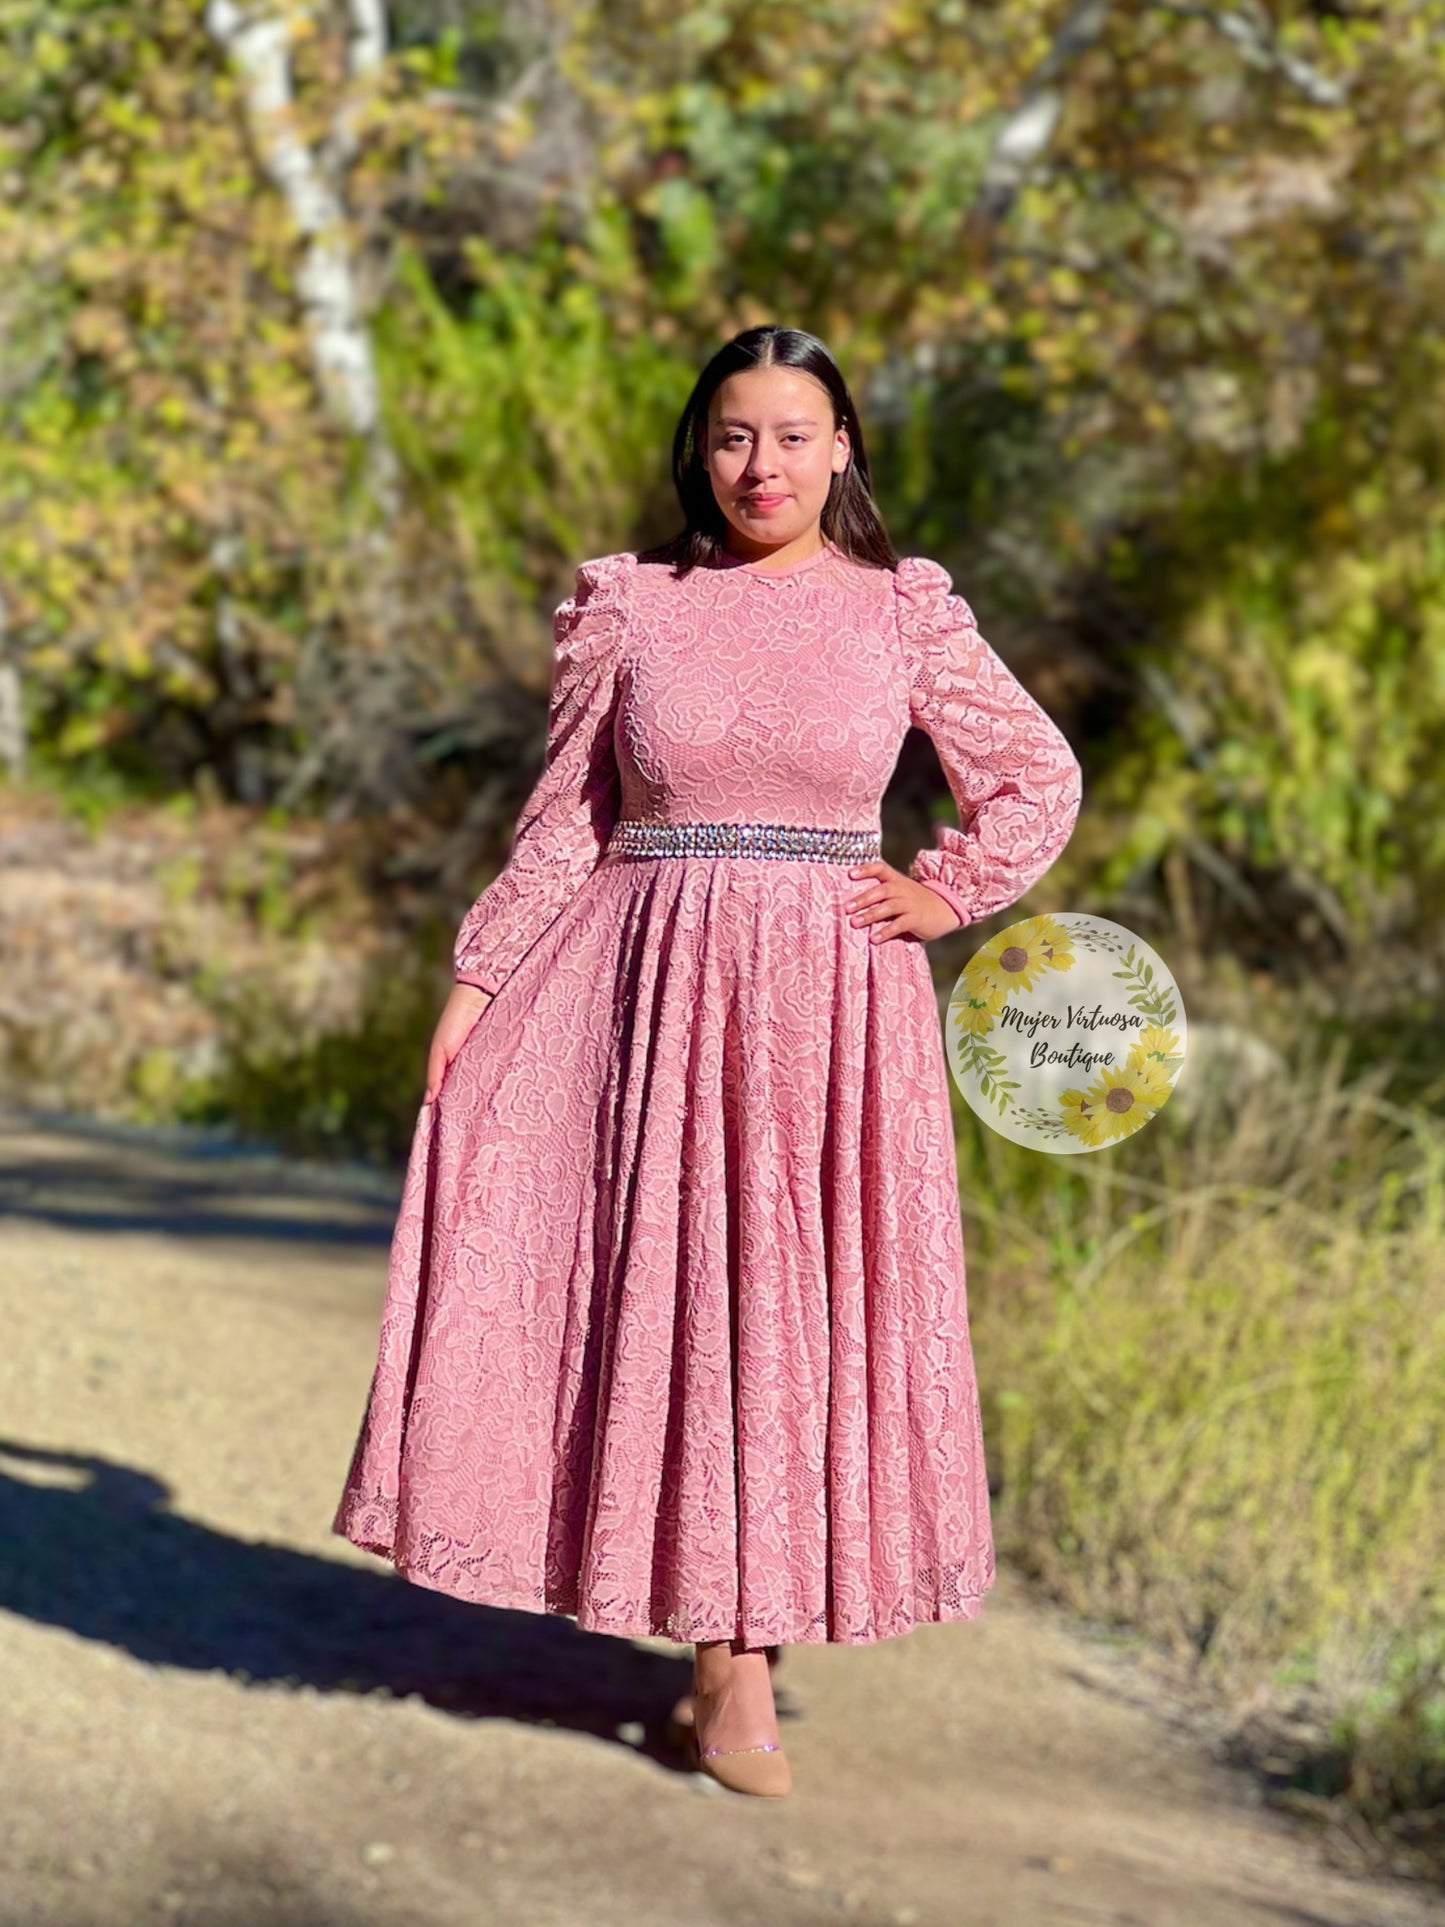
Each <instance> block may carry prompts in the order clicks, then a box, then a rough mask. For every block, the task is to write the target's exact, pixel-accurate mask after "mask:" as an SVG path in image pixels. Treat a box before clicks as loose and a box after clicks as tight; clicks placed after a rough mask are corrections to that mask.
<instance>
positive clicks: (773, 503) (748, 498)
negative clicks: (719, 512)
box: [743, 495, 788, 509]
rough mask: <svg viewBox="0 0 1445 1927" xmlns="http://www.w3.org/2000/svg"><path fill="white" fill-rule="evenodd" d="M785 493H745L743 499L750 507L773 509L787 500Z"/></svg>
mask: <svg viewBox="0 0 1445 1927" xmlns="http://www.w3.org/2000/svg"><path fill="white" fill-rule="evenodd" d="M787 499H788V498H787V496H786V495H745V496H744V497H743V500H744V501H745V502H746V503H747V504H748V506H749V507H750V508H755V509H775V508H778V507H779V506H780V505H781V504H782V503H784V502H786V501H787Z"/></svg>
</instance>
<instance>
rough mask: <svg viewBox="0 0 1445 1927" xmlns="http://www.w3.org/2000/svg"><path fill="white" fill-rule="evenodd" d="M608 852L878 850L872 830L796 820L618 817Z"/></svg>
mask: <svg viewBox="0 0 1445 1927" xmlns="http://www.w3.org/2000/svg"><path fill="white" fill-rule="evenodd" d="M607 854H608V855H609V856H612V855H617V856H795V857H821V858H822V859H823V860H824V861H825V862H828V863H860V862H863V861H864V860H865V859H867V858H868V857H877V856H881V855H882V854H883V841H882V837H881V836H880V834H879V832H878V831H877V830H836V829H816V828H813V827H810V826H805V825H803V824H799V823H639V822H632V821H623V822H621V823H619V824H618V825H617V826H616V828H615V829H614V830H613V832H612V835H611V837H610V838H609V839H608V843H607Z"/></svg>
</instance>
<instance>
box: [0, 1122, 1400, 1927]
mask: <svg viewBox="0 0 1445 1927" xmlns="http://www.w3.org/2000/svg"><path fill="white" fill-rule="evenodd" d="M393 1197H394V1188H393V1187H392V1186H391V1185H389V1184H387V1183H385V1182H383V1181H381V1180H378V1179H375V1178H371V1177H368V1176H366V1175H365V1174H350V1175H348V1174H345V1173H337V1172H332V1171H327V1170H313V1169H307V1168H304V1167H298V1166H295V1165H288V1164H286V1163H284V1162H281V1161H279V1160H275V1159H266V1158H254V1157H242V1156H238V1155H236V1154H234V1153H230V1154H221V1153H219V1152H216V1151H207V1150H206V1149H205V1147H204V1146H201V1147H199V1148H198V1147H197V1146H196V1145H195V1143H194V1142H193V1141H190V1140H182V1139H179V1138H178V1139H176V1140H175V1141H170V1142H168V1141H167V1140H165V1139H159V1140H158V1139H156V1138H155V1137H152V1136H142V1135H141V1134H138V1133H136V1134H132V1133H124V1132H117V1131H114V1130H105V1129H101V1128H94V1127H80V1126H74V1125H59V1124H56V1123H53V1122H52V1123H51V1125H50V1126H49V1127H47V1128H42V1127H41V1126H39V1125H37V1124H36V1123H35V1122H33V1121H32V1122H27V1121H26V1120H23V1119H21V1118H18V1117H15V1116H14V1115H11V1116H9V1117H5V1116H3V1115H0V1313H3V1319H4V1325H3V1331H4V1342H3V1345H0V1435H3V1449H0V1507H3V1517H0V1691H3V1694H4V1704H5V1707H6V1713H7V1719H6V1722H5V1730H4V1739H3V1747H0V1761H3V1767H0V1774H3V1786H4V1798H3V1808H0V1811H3V1824H0V1927H139V1924H140V1923H143V1922H152V1921H154V1922H172V1923H181V1924H182V1927H402V1924H403V1923H405V1927H482V1924H486V1927H491V1924H492V1923H498V1924H499V1927H551V1923H557V1924H558V1927H564V1924H565V1927H614V1923H615V1924H616V1927H622V1923H627V1927H654V1923H655V1924H656V1927H662V1924H663V1923H667V1927H673V1923H677V1922H687V1923H699V1924H700V1927H722V1924H723V1923H728V1924H729V1927H733V1924H735V1927H744V1923H746V1924H747V1927H758V1923H768V1924H769V1927H771V1924H772V1923H797V1924H798V1927H811V1924H812V1923H824V1922H829V1923H831V1922H837V1921H848V1922H854V1923H864V1924H865V1927H908V1924H909V1923H911V1924H912V1927H1055V1924H1056V1923H1057V1927H1064V1924H1065V1923H1071V1924H1072V1923H1081V1922H1108V1923H1114V1924H1116V1927H1256V1923H1257V1924H1258V1927H1264V1924H1265V1923H1270V1924H1271V1927H1281V1924H1288V1927H1311V1924H1312V1927H1397V1924H1398V1927H1423V1923H1425V1922H1426V1921H1427V1920H1429V1919H1430V1918H1431V1910H1430V1907H1429V1905H1428V1904H1427V1901H1426V1899H1425V1897H1423V1896H1421V1895H1419V1894H1417V1893H1415V1892H1414V1891H1413V1890H1411V1889H1409V1888H1406V1887H1403V1886H1387V1885H1381V1884H1377V1883H1367V1882H1364V1881H1357V1880H1352V1879H1349V1878H1347V1877H1345V1876H1343V1875H1341V1874H1339V1873H1337V1872H1333V1871H1331V1870H1329V1869H1328V1867H1327V1866H1326V1865H1325V1863H1324V1861H1323V1858H1322V1855H1321V1853H1320V1850H1319V1847H1318V1845H1317V1843H1316V1841H1315V1840H1314V1839H1313V1838H1312V1837H1311V1836H1310V1835H1309V1834H1308V1833H1307V1832H1306V1831H1305V1830H1304V1829H1303V1828H1299V1827H1297V1826H1296V1825H1295V1824H1294V1823H1291V1822H1288V1821H1286V1820H1284V1819H1282V1818H1280V1817H1278V1816H1276V1815H1274V1814H1272V1813H1270V1812H1268V1811H1266V1810H1264V1809H1262V1808H1261V1807H1260V1806H1259V1804H1258V1802H1257V1800H1256V1799H1255V1797H1254V1796H1253V1794H1252V1791H1251V1786H1250V1782H1249V1781H1248V1780H1247V1779H1246V1778H1245V1777H1244V1776H1242V1775H1237V1774H1234V1773H1231V1772H1229V1771H1227V1770H1226V1769H1223V1768H1220V1767H1217V1766H1214V1765H1212V1764H1211V1763H1210V1762H1209V1760H1208V1759H1207V1757H1206V1755H1205V1753H1204V1750H1203V1748H1202V1747H1201V1745H1200V1743H1199V1742H1198V1741H1197V1740H1195V1739H1191V1738H1189V1737H1188V1735H1187V1734H1186V1733H1184V1732H1182V1731H1180V1730H1179V1729H1178V1728H1177V1726H1174V1725H1171V1724H1170V1722H1169V1720H1168V1719H1167V1717H1166V1712H1167V1709H1165V1708H1163V1707H1162V1706H1159V1705H1151V1704H1149V1702H1148V1696H1147V1692H1145V1693H1142V1694H1141V1692H1140V1690H1139V1675H1138V1673H1137V1670H1131V1668H1130V1665H1129V1664H1128V1662H1126V1661H1123V1660H1122V1659H1121V1658H1120V1656H1119V1655H1118V1654H1117V1653H1115V1652H1113V1651H1111V1650H1110V1649H1109V1648H1107V1647H1106V1646H1104V1645H1103V1644H1102V1643H1100V1642H1098V1641H1094V1640H1091V1639H1089V1638H1087V1637H1085V1636H1084V1635H1083V1634H1081V1633H1079V1632H1078V1631H1076V1630H1073V1629H1071V1628H1070V1626H1069V1625H1068V1624H1067V1622H1065V1621H1063V1620H1062V1619H1061V1618H1059V1617H1058V1616H1056V1615H1054V1614H1052V1613H1049V1612H1047V1611H1044V1610H1041V1609H1040V1608H1038V1607H1037V1606H1035V1605H1033V1604H1031V1603H1029V1602H1028V1601H1027V1600H1026V1598H1025V1597H1024V1596H1023V1594H1022V1591H1021V1589H1020V1588H1019V1587H1018V1585H1017V1584H1016V1583H1014V1582H1012V1581H1011V1580H1010V1579H1009V1578H1008V1576H1007V1575H1005V1576H1004V1577H1003V1578H1002V1579H1001V1582H1000V1585H999V1587H998V1589H997V1591H996V1593H995V1594H994V1595H993V1598H992V1600H991V1602H990V1604H989V1606H988V1609H987V1611H986V1615H985V1617H984V1618H983V1619H981V1620H979V1621H977V1622H975V1623H973V1624H972V1625H962V1626H953V1627H947V1626H937V1627H926V1628H921V1629H919V1630H918V1631H916V1632H915V1633H913V1634H911V1635H910V1636H909V1637H908V1638H906V1639H903V1640H894V1641H888V1642H884V1643H883V1644H881V1645H879V1646H876V1647H873V1648H846V1647H832V1648H828V1647H821V1648H820V1647H793V1648H790V1649H789V1650H788V1651H787V1652H786V1653H785V1655H784V1659H783V1665H782V1669H781V1672H780V1676H779V1686H780V1689H781V1688H786V1689H787V1691H786V1695H785V1694H784V1693H783V1692H782V1691H780V1695H779V1698H780V1704H781V1705H782V1706H783V1709H784V1710H786V1708H787V1707H788V1706H791V1707H792V1708H794V1709H795V1712H796V1716H795V1717H793V1718H791V1719H790V1720H789V1721H788V1723H787V1725H786V1726H785V1729H784V1730H785V1737H786V1739H787V1744H788V1749H789V1753H790V1756H791V1757H792V1759H793V1761H794V1771H795V1777H796V1782H797V1791H796V1793H795V1794H794V1797H793V1798H792V1799H791V1800H790V1801H785V1802H778V1803H776V1804H774V1803H771V1802H762V1801H758V1802H751V1801H746V1800H743V1799H740V1798H737V1797H735V1796H732V1795H729V1794H726V1793H724V1792H722V1790H721V1789H717V1788H714V1787H713V1786H712V1784H711V1783H710V1782H706V1781H700V1780H698V1779H697V1778H696V1777H695V1776H693V1775H691V1774H688V1773H686V1772H684V1771H681V1770H679V1768H678V1765H677V1763H676V1762H674V1761H672V1760H671V1759H670V1758H669V1756H668V1755H667V1754H666V1752H665V1751H664V1750H663V1749H662V1747H661V1746H660V1745H657V1744H655V1742H654V1739H653V1737H652V1736H653V1735H654V1734H655V1733H656V1732H657V1731H658V1729H659V1724H660V1720H661V1716H662V1714H663V1713H664V1711H665V1709H666V1707H667V1705H668V1704H669V1703H670V1701H671V1699H672V1698H673V1696H674V1695H675V1693H676V1692H677V1691H680V1690H682V1688H683V1687H684V1685H685V1683H686V1679H687V1664H686V1658H685V1649H679V1648H674V1647H669V1646H667V1645H665V1644H663V1643H662V1642H656V1643H652V1642H649V1643H647V1644H646V1645H637V1646H634V1645H632V1644H629V1643H627V1642H624V1641H616V1640H602V1639H596V1638H592V1637H589V1636H587V1635H584V1634H579V1633H578V1632H577V1631H576V1629H575V1628H574V1627H573V1626H572V1625H571V1623H570V1622H569V1621H565V1620H560V1619H549V1618H545V1617H542V1616H532V1615H524V1614H503V1613H491V1612H488V1611H486V1610H484V1609H481V1608H476V1607H467V1606H461V1605H458V1604H457V1603H456V1602H453V1601H449V1600H445V1599H442V1598H440V1597H438V1596H437V1595H434V1594H430V1593H426V1592H424V1591H422V1590H421V1589H419V1588H416V1587H412V1586H407V1585H405V1584H404V1583H403V1582H402V1581H400V1580H398V1579H396V1578H395V1577H394V1576H393V1575H392V1574H391V1573H390V1572H389V1570H388V1569H387V1568H386V1567H384V1566H383V1565H382V1564H381V1563H380V1562H379V1561H376V1560H373V1559H369V1558H367V1556H366V1555H365V1554H362V1553H359V1552H355V1551H354V1550H353V1549H352V1548H350V1547H348V1546H346V1545H344V1544H343V1543H342V1542H341V1541H340V1540H338V1539H336V1538H334V1537H332V1536H331V1534H330V1532H329V1524H330V1519H331V1514H332V1510H333V1508H334V1505H335V1502H336V1497H337V1494H338V1491H339V1487H340V1480H341V1478H342V1476H343V1474H344V1471H345V1466H346V1462H347V1460H348V1458H349V1455H350V1451H351V1445H352V1441H353V1438H354V1434H355V1427H356V1423H357V1420H358V1417H359V1413H360V1409H361V1402H362V1398H363V1395H364V1393H365V1389H366V1383H367V1379H368V1377H369V1374H370V1370H371V1364H372V1357H373V1343H374V1337H375V1325H376V1314H377V1308H378V1305H379V1302H380V1295H381V1289H382V1284H383V1281H384V1277H385V1262H386V1242H387V1236H388V1232H389V1225H390V1211H391V1206H392V1199H393ZM1141 1702H1142V1703H1141Z"/></svg>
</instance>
